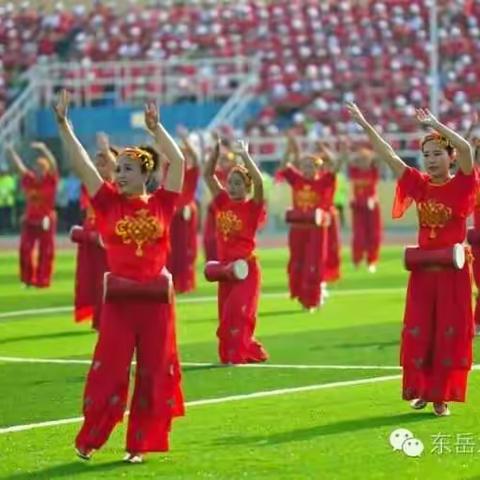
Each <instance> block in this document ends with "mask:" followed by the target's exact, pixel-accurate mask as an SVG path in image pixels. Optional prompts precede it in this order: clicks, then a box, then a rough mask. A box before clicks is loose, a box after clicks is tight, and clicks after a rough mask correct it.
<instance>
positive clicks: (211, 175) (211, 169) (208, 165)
mask: <svg viewBox="0 0 480 480" xmlns="http://www.w3.org/2000/svg"><path fill="white" fill-rule="evenodd" d="M221 143H222V141H221V139H220V137H218V136H217V139H216V142H215V147H214V149H213V151H212V153H211V154H210V156H209V157H208V159H207V161H206V162H205V167H204V171H203V178H204V180H205V183H206V184H207V187H208V189H209V190H210V193H211V194H212V197H216V196H217V195H218V194H219V193H220V192H221V191H222V190H223V187H222V184H221V183H220V181H219V180H218V178H217V176H216V175H215V170H216V168H217V163H218V159H219V158H220V145H221Z"/></svg>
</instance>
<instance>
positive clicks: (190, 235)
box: [167, 167, 200, 293]
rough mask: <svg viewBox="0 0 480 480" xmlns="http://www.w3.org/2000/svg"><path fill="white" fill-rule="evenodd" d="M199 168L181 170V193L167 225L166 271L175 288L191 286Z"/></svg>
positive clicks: (193, 279)
mask: <svg viewBox="0 0 480 480" xmlns="http://www.w3.org/2000/svg"><path fill="white" fill-rule="evenodd" d="M199 176H200V169H199V168H198V167H193V168H189V169H187V170H186V171H185V177H184V182H183V192H182V194H181V196H180V200H179V201H178V203H177V210H176V213H175V215H174V216H173V219H172V225H171V227H170V246H171V249H170V254H169V257H168V262H167V266H168V270H169V271H170V273H171V274H172V275H173V282H174V285H175V291H176V292H177V293H184V292H189V291H191V290H194V289H195V286H196V281H195V261H196V259H197V228H198V208H197V204H196V203H195V191H196V189H197V184H198V178H199Z"/></svg>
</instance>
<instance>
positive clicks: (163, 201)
mask: <svg viewBox="0 0 480 480" xmlns="http://www.w3.org/2000/svg"><path fill="white" fill-rule="evenodd" d="M153 196H154V198H155V201H157V202H158V203H159V205H160V206H161V208H162V211H163V213H164V215H165V217H166V219H167V220H170V219H171V218H172V217H173V213H174V212H175V207H176V206H177V202H178V199H179V198H180V194H179V193H177V192H171V191H170V190H165V189H164V188H158V189H157V190H155V193H154V194H153Z"/></svg>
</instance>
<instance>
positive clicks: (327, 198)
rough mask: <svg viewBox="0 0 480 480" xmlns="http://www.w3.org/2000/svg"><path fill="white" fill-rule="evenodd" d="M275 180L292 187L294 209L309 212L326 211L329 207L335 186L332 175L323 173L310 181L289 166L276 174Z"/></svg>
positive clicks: (334, 178) (334, 179)
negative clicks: (281, 180) (321, 209)
mask: <svg viewBox="0 0 480 480" xmlns="http://www.w3.org/2000/svg"><path fill="white" fill-rule="evenodd" d="M277 178H280V179H284V180H285V181H286V182H287V183H288V184H289V185H290V186H291V187H292V202H293V208H294V209H296V210H301V211H302V212H309V211H312V210H315V209H316V208H323V209H325V210H328V209H329V208H330V207H331V205H332V202H333V195H334V193H335V185H336V177H335V175H334V174H332V173H324V174H322V175H319V176H317V177H315V178H312V179H310V178H305V177H304V176H303V175H302V173H301V172H300V171H299V170H297V169H296V168H295V167H292V166H290V165H289V166H287V167H286V168H284V169H283V170H280V171H279V172H278V173H277Z"/></svg>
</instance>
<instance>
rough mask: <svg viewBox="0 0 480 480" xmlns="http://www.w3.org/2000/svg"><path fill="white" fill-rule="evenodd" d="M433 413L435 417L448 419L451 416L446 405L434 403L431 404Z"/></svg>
mask: <svg viewBox="0 0 480 480" xmlns="http://www.w3.org/2000/svg"><path fill="white" fill-rule="evenodd" d="M433 413H434V414H435V415H436V416H437V417H448V416H450V415H451V413H450V409H449V408H448V405H447V404H446V403H434V404H433Z"/></svg>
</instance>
